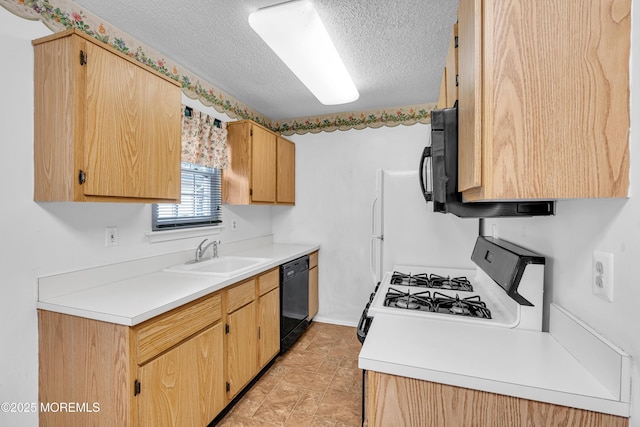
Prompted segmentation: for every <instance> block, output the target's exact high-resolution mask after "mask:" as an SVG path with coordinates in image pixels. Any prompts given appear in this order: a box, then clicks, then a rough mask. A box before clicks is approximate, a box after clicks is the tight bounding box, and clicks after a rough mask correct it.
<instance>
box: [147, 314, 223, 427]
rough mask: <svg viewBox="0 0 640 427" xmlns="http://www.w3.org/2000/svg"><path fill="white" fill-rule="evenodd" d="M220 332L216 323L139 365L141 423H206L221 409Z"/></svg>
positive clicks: (221, 355) (201, 424)
mask: <svg viewBox="0 0 640 427" xmlns="http://www.w3.org/2000/svg"><path fill="white" fill-rule="evenodd" d="M223 366H224V362H223V332H222V324H220V323H219V324H217V325H215V326H213V327H211V328H209V329H206V330H205V331H204V332H201V333H200V334H198V335H196V336H195V337H193V338H191V339H189V340H188V341H186V342H184V343H183V344H180V345H179V346H177V347H175V348H174V349H172V350H171V351H169V352H167V353H165V354H163V355H162V356H160V357H158V358H157V359H154V360H152V361H151V362H149V363H147V364H146V365H143V366H142V367H140V369H139V378H140V384H141V385H140V395H139V396H138V398H139V399H140V400H139V402H138V413H139V416H138V419H139V425H140V426H149V427H153V426H161V425H171V426H184V427H191V426H205V425H207V424H209V423H210V422H211V420H213V418H215V416H216V415H217V414H218V413H219V412H220V411H221V410H222V409H223V407H224V404H225V400H224V374H223Z"/></svg>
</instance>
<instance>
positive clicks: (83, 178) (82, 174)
mask: <svg viewBox="0 0 640 427" xmlns="http://www.w3.org/2000/svg"><path fill="white" fill-rule="evenodd" d="M85 182H87V174H86V173H85V172H84V171H83V170H82V169H80V172H79V173H78V183H79V184H80V185H82V184H84V183H85Z"/></svg>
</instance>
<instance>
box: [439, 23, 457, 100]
mask: <svg viewBox="0 0 640 427" xmlns="http://www.w3.org/2000/svg"><path fill="white" fill-rule="evenodd" d="M457 37H458V24H454V26H453V33H452V34H451V39H450V40H449V50H448V51H447V59H446V62H445V66H444V71H443V73H442V81H441V82H440V96H439V98H438V109H442V108H451V107H453V105H454V104H455V102H456V100H457V99H458V84H457V75H458V57H457V56H458V51H457V44H456V39H457Z"/></svg>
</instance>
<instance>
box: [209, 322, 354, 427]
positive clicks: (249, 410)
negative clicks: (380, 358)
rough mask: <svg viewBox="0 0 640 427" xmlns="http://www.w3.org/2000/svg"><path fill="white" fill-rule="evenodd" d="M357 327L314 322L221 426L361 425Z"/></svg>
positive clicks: (277, 360) (343, 426) (222, 421)
mask: <svg viewBox="0 0 640 427" xmlns="http://www.w3.org/2000/svg"><path fill="white" fill-rule="evenodd" d="M359 352H360V343H359V342H358V340H357V339H356V331H355V328H350V327H347V326H338V325H331V324H328V323H318V322H313V323H312V324H311V326H310V327H309V329H307V331H306V332H305V333H304V335H302V337H300V339H299V340H298V342H296V344H295V345H294V346H293V347H292V348H291V349H290V350H289V351H288V352H287V353H285V354H284V355H283V356H279V357H278V358H277V359H276V361H275V363H274V364H273V366H272V367H271V368H270V369H269V371H267V372H266V373H265V375H264V376H263V377H262V378H261V379H260V380H259V381H258V382H257V383H256V384H255V385H254V386H253V387H252V388H251V390H249V391H248V392H247V394H245V395H244V397H243V398H242V399H241V400H240V401H239V402H238V403H237V404H236V405H235V406H234V407H233V409H232V410H231V412H229V414H227V416H226V417H225V418H223V419H222V420H221V421H220V423H219V424H218V425H219V426H224V427H230V426H234V427H236V426H237V427H244V426H265V427H266V426H336V427H337V426H340V427H347V426H354V427H355V426H360V425H361V412H362V406H361V405H362V371H361V370H360V369H358V353H359Z"/></svg>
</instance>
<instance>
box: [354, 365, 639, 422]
mask: <svg viewBox="0 0 640 427" xmlns="http://www.w3.org/2000/svg"><path fill="white" fill-rule="evenodd" d="M366 375H367V381H366V391H365V393H366V410H365V413H366V423H367V425H368V426H369V427H375V426H390V425H403V426H422V427H429V426H434V427H436V426H437V427H449V426H451V427H458V426H512V427H516V426H555V425H568V426H572V427H587V426H600V427H604V426H606V427H627V426H628V425H629V420H628V418H624V417H618V416H615V415H609V414H603V413H600V412H592V411H586V410H583V409H576V408H570V407H567V406H559V405H553V404H549V403H542V402H536V401H532V400H527V399H520V398H517V397H512V396H505V395H501V394H494V393H489V392H485V391H479V390H471V389H466V388H461V387H454V386H449V385H444V384H439V383H433V382H429V381H422V380H417V379H413V378H405V377H399V376H395V375H389V374H382V373H379V372H374V371H367V374H366Z"/></svg>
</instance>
